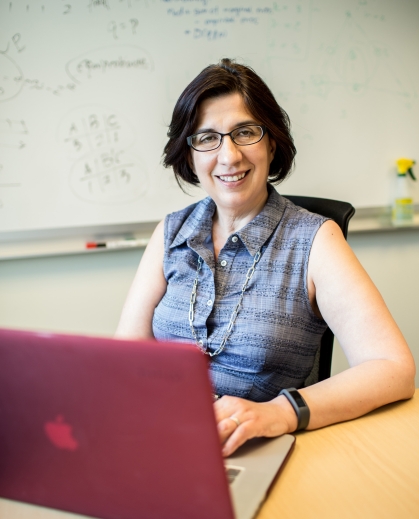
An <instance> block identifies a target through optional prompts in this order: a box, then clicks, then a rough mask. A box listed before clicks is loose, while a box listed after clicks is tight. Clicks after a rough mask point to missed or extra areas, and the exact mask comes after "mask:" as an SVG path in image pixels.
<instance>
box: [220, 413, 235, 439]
mask: <svg viewBox="0 0 419 519" xmlns="http://www.w3.org/2000/svg"><path fill="white" fill-rule="evenodd" d="M238 427H239V426H238V425H237V423H236V422H235V421H234V420H232V419H231V418H229V417H227V418H224V419H223V420H221V421H220V422H218V424H217V428H218V434H219V437H220V442H221V443H224V442H225V441H226V440H227V438H229V437H230V436H231V435H232V434H233V433H234V431H235V430H236V429H237V428H238Z"/></svg>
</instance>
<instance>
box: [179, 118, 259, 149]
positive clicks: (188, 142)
mask: <svg viewBox="0 0 419 519" xmlns="http://www.w3.org/2000/svg"><path fill="white" fill-rule="evenodd" d="M247 126H257V127H258V128H261V129H262V135H261V136H260V139H259V140H257V141H256V142H251V143H250V144H239V143H238V142H236V141H235V140H234V139H233V137H232V135H231V134H232V133H233V132H235V131H237V130H240V128H246V127H247ZM267 131H268V129H267V127H266V126H264V125H263V124H244V125H243V126H239V127H238V128H234V130H231V132H228V133H221V132H212V131H203V132H198V133H194V134H193V135H190V136H189V137H186V143H187V144H188V146H190V147H191V148H192V149H193V150H195V151H198V152H199V153H201V152H202V153H205V152H207V151H215V150H218V148H220V147H221V145H222V144H223V139H224V137H226V136H227V135H228V136H229V137H230V139H231V141H232V142H233V143H234V144H235V145H236V146H252V145H253V144H257V143H258V142H260V141H261V140H262V139H263V137H264V136H265V134H266V133H267ZM201 133H216V134H217V135H220V136H221V139H220V144H219V145H218V146H217V147H216V148H212V149H210V150H197V149H196V148H194V147H193V145H192V138H193V137H195V136H196V135H200V134H201Z"/></svg>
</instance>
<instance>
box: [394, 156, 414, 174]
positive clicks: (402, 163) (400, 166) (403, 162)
mask: <svg viewBox="0 0 419 519" xmlns="http://www.w3.org/2000/svg"><path fill="white" fill-rule="evenodd" d="M396 164H397V170H398V172H399V173H400V174H402V175H405V174H406V173H407V172H408V171H409V169H410V168H411V167H412V166H413V164H415V161H414V160H412V159H406V158H404V157H403V158H401V159H398V160H396Z"/></svg>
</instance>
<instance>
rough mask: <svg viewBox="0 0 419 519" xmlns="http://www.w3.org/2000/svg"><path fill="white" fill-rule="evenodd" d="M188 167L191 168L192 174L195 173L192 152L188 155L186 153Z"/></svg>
mask: <svg viewBox="0 0 419 519" xmlns="http://www.w3.org/2000/svg"><path fill="white" fill-rule="evenodd" d="M188 166H189V167H190V168H191V170H192V171H193V173H195V166H194V163H193V159H192V151H189V153H188Z"/></svg>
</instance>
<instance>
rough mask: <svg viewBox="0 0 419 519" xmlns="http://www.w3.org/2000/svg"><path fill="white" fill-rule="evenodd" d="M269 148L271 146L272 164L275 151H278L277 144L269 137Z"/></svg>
mask: <svg viewBox="0 0 419 519" xmlns="http://www.w3.org/2000/svg"><path fill="white" fill-rule="evenodd" d="M269 146H270V148H269V153H270V158H271V160H270V161H269V163H271V162H272V161H273V160H274V157H275V151H276V142H275V141H274V139H272V138H271V137H269Z"/></svg>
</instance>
